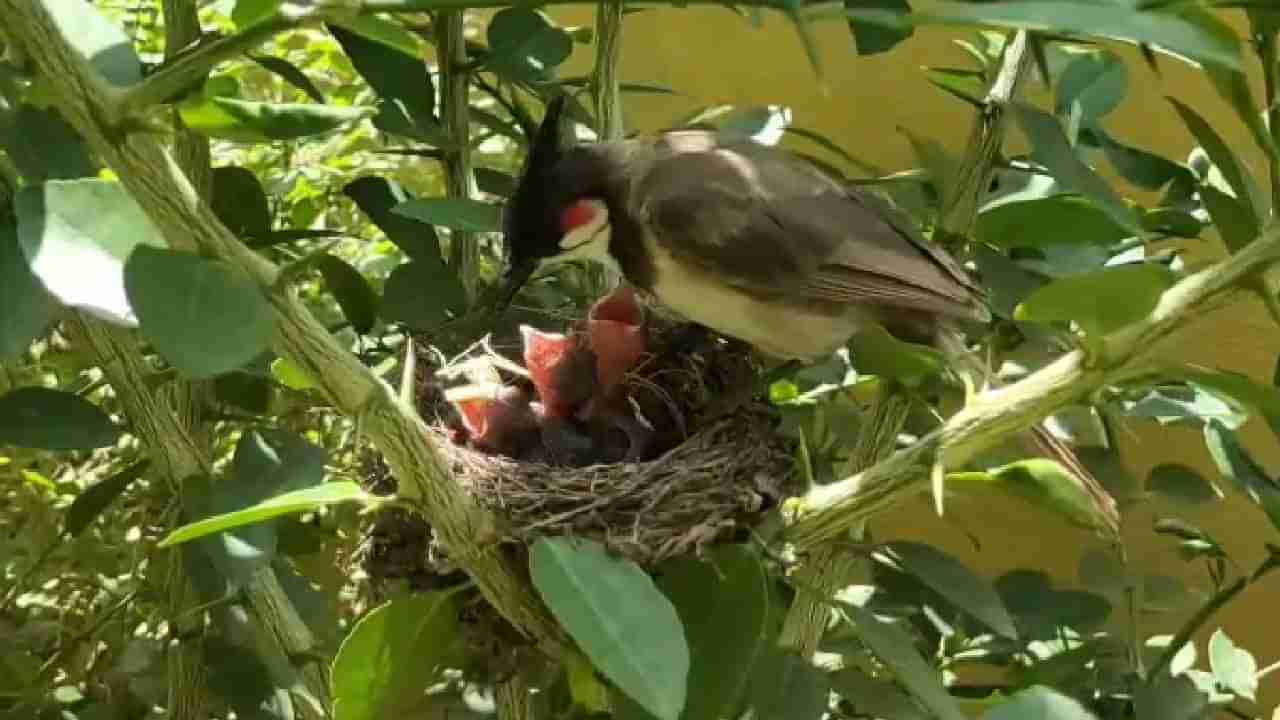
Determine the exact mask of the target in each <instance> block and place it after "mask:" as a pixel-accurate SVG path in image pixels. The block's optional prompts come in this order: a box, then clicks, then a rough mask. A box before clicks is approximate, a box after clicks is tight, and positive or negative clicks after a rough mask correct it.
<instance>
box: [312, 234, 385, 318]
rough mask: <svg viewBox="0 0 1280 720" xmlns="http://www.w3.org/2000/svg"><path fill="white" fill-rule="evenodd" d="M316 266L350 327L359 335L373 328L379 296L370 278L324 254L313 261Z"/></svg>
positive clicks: (338, 259)
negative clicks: (370, 284) (366, 278)
mask: <svg viewBox="0 0 1280 720" xmlns="http://www.w3.org/2000/svg"><path fill="white" fill-rule="evenodd" d="M316 267H317V268H319V270H320V274H321V275H323V276H324V284H325V285H326V286H328V288H329V292H331V293H333V297H334V298H335V299H336V300H337V301H338V306H339V307H341V308H342V314H343V315H345V316H346V317H347V322H350V323H351V329H352V330H355V331H356V332H357V333H359V334H361V335H365V334H367V333H368V332H369V331H370V330H372V329H373V324H374V323H375V322H376V321H377V319H378V296H377V294H375V293H374V292H373V288H372V287H370V286H369V281H368V280H365V279H364V276H363V275H361V274H360V272H359V271H358V270H356V269H355V268H353V267H351V265H350V264H348V263H347V262H346V261H345V260H343V259H341V258H339V257H336V256H334V255H330V254H327V253H326V254H325V255H323V256H321V257H320V258H318V259H317V260H316Z"/></svg>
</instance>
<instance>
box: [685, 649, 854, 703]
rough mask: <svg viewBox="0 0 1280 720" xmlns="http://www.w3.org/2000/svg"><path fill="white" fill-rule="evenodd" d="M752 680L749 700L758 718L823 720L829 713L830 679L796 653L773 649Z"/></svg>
mask: <svg viewBox="0 0 1280 720" xmlns="http://www.w3.org/2000/svg"><path fill="white" fill-rule="evenodd" d="M752 680H753V682H752V683H751V686H750V688H749V689H748V690H749V693H750V696H749V700H748V703H749V705H750V707H751V709H752V715H751V717H753V718H756V719H757V720H820V718H822V717H824V716H825V714H826V712H827V706H828V696H829V695H830V692H831V681H830V679H828V677H827V674H826V673H824V672H822V671H821V670H819V669H818V668H816V667H814V666H813V664H811V663H810V662H809V661H808V660H806V659H805V658H802V657H800V656H799V655H797V654H795V653H794V652H791V651H788V650H783V649H780V648H772V649H771V652H769V653H768V654H767V655H766V656H765V658H764V662H763V663H762V664H761V665H760V666H759V667H758V668H757V669H756V673H755V674H754V676H753V678H752ZM705 717H706V718H708V720H717V719H718V718H724V717H734V716H733V715H729V716H724V715H720V716H715V717H714V718H713V717H712V716H705Z"/></svg>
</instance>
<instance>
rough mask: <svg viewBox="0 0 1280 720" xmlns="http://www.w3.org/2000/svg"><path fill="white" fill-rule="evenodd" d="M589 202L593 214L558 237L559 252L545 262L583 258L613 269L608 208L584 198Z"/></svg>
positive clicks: (598, 202) (557, 262)
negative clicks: (588, 219)
mask: <svg viewBox="0 0 1280 720" xmlns="http://www.w3.org/2000/svg"><path fill="white" fill-rule="evenodd" d="M582 202H587V203H591V205H592V208H593V210H594V211H595V212H594V214H593V215H592V216H591V220H590V221H588V222H586V223H583V224H582V225H579V226H578V227H575V228H573V229H572V230H570V231H569V232H567V233H565V234H564V236H563V237H562V238H560V248H561V252H560V254H559V255H556V256H555V257H554V258H547V260H546V263H547V264H559V263H565V262H574V261H577V260H585V261H591V262H597V263H601V264H603V265H606V266H608V267H610V268H612V269H614V270H615V271H617V269H618V265H617V261H615V260H614V259H613V256H612V255H610V254H609V239H610V237H611V232H610V226H609V209H608V207H606V206H605V204H604V203H603V202H600V201H599V200H584V201H582Z"/></svg>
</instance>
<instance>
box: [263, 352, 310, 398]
mask: <svg viewBox="0 0 1280 720" xmlns="http://www.w3.org/2000/svg"><path fill="white" fill-rule="evenodd" d="M271 377H273V378H275V379H276V382H278V383H280V384H281V385H284V386H285V387H287V388H289V389H290V390H309V389H311V388H314V387H319V385H317V384H316V382H315V380H312V379H311V376H309V375H307V373H306V372H305V371H304V370H303V369H302V368H300V367H298V366H297V365H295V364H293V363H292V362H290V361H289V360H288V359H286V358H276V359H275V360H272V361H271Z"/></svg>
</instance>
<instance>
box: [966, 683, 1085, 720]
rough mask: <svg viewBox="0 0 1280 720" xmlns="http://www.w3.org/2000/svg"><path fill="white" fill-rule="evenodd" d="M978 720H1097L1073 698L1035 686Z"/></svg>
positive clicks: (1041, 686)
mask: <svg viewBox="0 0 1280 720" xmlns="http://www.w3.org/2000/svg"><path fill="white" fill-rule="evenodd" d="M982 720H1097V716H1096V715H1094V714H1093V713H1091V712H1089V711H1088V710H1086V709H1085V707H1084V706H1083V705H1081V704H1080V703H1079V701H1077V700H1076V699H1075V698H1072V697H1069V696H1067V695H1063V694H1062V693H1060V692H1058V691H1057V690H1053V689H1052V688H1047V687H1045V686H1043V685H1035V686H1033V687H1029V688H1027V689H1026V690H1022V691H1020V692H1018V693H1016V694H1015V695H1013V696H1012V697H1010V698H1009V699H1008V700H1006V701H1005V702H1003V703H1000V704H999V705H997V706H996V707H994V708H992V709H991V710H989V711H987V712H986V713H984V714H983V715H982Z"/></svg>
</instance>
